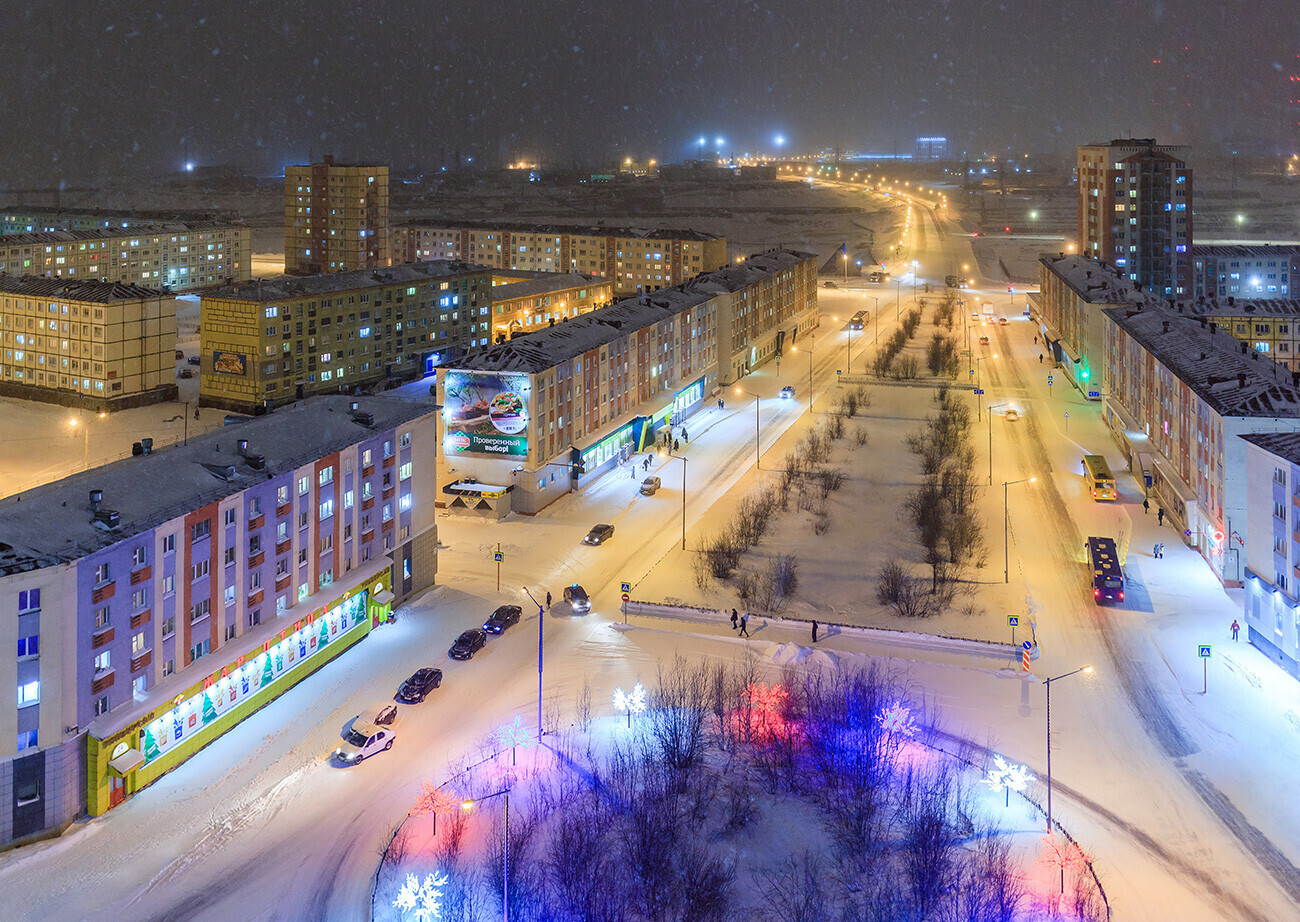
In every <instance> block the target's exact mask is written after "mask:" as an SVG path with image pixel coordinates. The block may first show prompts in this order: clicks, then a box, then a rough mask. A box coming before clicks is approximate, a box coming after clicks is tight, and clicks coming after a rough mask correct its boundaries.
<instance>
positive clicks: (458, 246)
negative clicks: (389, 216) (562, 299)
mask: <svg viewBox="0 0 1300 922" xmlns="http://www.w3.org/2000/svg"><path fill="white" fill-rule="evenodd" d="M393 250H394V252H395V253H396V254H398V258H400V259H403V260H406V261H410V260H417V259H459V260H464V261H466V262H473V263H480V264H482V265H485V266H491V267H492V268H494V269H522V270H535V271H541V272H580V273H583V274H586V275H597V276H600V277H602V278H607V279H612V280H613V281H614V294H616V295H629V294H636V293H637V292H639V291H655V290H657V289H660V288H669V287H671V286H673V285H679V284H681V283H682V282H685V281H687V280H688V279H691V278H694V277H695V276H697V275H699V274H700V273H701V272H709V271H712V270H714V269H719V268H721V267H722V266H725V265H727V262H728V259H727V238H726V237H722V236H720V235H717V234H705V233H700V232H697V231H688V230H666V229H658V230H636V229H633V228H616V227H574V226H566V225H523V224H475V223H463V222H433V221H426V220H421V221H408V222H405V223H403V224H399V225H397V226H396V227H395V228H394V232H393Z"/></svg>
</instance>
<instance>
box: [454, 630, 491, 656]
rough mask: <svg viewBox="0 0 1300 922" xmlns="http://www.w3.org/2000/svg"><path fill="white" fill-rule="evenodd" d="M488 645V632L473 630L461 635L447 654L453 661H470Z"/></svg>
mask: <svg viewBox="0 0 1300 922" xmlns="http://www.w3.org/2000/svg"><path fill="white" fill-rule="evenodd" d="M485 643H487V632H486V631H484V630H482V629H481V628H471V629H470V630H468V631H464V632H462V633H461V635H460V636H459V637H457V638H456V642H455V643H454V644H452V645H451V649H450V650H448V651H447V654H448V655H449V656H450V657H451V658H452V659H469V658H470V657H472V656H473V655H474V654H475V653H477V652H478V651H479V650H482V649H483V645H484V644H485Z"/></svg>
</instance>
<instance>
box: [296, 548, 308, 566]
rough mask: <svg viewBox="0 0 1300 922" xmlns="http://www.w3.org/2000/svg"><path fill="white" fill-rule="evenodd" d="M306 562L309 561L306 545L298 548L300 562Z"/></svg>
mask: <svg viewBox="0 0 1300 922" xmlns="http://www.w3.org/2000/svg"><path fill="white" fill-rule="evenodd" d="M306 562H307V549H306V548H305V547H300V548H298V563H306Z"/></svg>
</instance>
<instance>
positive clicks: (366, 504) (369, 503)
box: [361, 496, 375, 512]
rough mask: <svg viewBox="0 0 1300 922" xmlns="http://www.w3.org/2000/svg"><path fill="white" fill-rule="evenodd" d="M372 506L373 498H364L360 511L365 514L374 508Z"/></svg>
mask: <svg viewBox="0 0 1300 922" xmlns="http://www.w3.org/2000/svg"><path fill="white" fill-rule="evenodd" d="M374 504H375V498H374V497H373V496H369V497H366V498H365V499H363V500H362V501H361V511H362V512H365V511H366V510H367V509H369V508H371V507H372V506H374Z"/></svg>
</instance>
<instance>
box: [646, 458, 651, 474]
mask: <svg viewBox="0 0 1300 922" xmlns="http://www.w3.org/2000/svg"><path fill="white" fill-rule="evenodd" d="M645 469H646V471H647V472H649V470H650V456H649V455H646V456H645Z"/></svg>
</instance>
